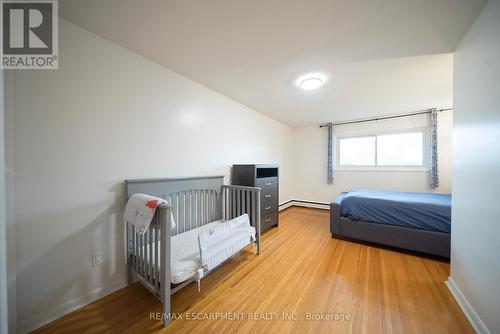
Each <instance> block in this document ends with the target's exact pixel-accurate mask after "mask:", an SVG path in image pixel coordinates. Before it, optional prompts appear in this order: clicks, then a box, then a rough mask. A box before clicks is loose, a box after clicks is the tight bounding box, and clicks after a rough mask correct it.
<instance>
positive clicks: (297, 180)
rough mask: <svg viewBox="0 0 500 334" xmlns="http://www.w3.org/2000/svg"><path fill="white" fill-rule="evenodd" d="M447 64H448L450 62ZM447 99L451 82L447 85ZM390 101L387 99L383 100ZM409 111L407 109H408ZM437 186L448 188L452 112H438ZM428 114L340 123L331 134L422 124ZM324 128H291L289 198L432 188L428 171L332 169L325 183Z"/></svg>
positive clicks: (324, 198)
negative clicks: (291, 182)
mask: <svg viewBox="0 0 500 334" xmlns="http://www.w3.org/2000/svg"><path fill="white" fill-rule="evenodd" d="M450 66H451V63H450ZM450 98H451V84H450ZM386 103H390V101H386ZM409 111H410V110H409ZM438 115H439V116H438V144H439V146H438V150H439V169H440V186H439V187H438V188H436V189H435V190H434V191H436V192H441V193H450V191H451V152H452V148H451V141H452V138H451V137H452V136H451V132H452V113H450V112H444V113H439V114H438ZM428 124H429V116H427V115H419V116H413V117H404V118H398V119H392V120H384V121H377V122H367V123H359V124H350V125H341V126H336V127H334V134H335V135H342V134H356V133H366V132H369V131H386V130H395V129H410V128H421V127H426V126H428ZM326 166H327V130H326V129H325V128H322V129H320V128H319V127H318V126H314V127H305V128H295V129H293V175H294V190H293V196H292V197H293V198H294V199H297V200H306V201H315V202H322V203H330V201H331V200H332V199H333V198H335V197H336V196H337V195H338V194H339V193H340V192H342V191H348V190H350V189H353V188H373V189H384V190H394V191H433V190H432V189H431V188H430V186H429V172H424V171H411V172H410V171H352V170H338V169H337V170H334V184H333V185H329V184H327V183H326V174H327V169H326Z"/></svg>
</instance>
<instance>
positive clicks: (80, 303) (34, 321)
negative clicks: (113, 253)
mask: <svg viewBox="0 0 500 334" xmlns="http://www.w3.org/2000/svg"><path fill="white" fill-rule="evenodd" d="M126 286H127V282H126V280H125V279H120V280H117V281H115V282H113V283H111V284H109V285H108V286H105V287H102V288H98V289H95V290H94V291H91V292H89V293H87V294H85V295H83V296H79V297H76V298H74V299H72V300H70V301H68V302H67V303H64V304H62V305H59V306H57V307H55V308H52V309H50V310H47V311H46V312H43V313H41V314H37V315H36V316H34V317H32V318H31V319H28V320H25V321H24V319H19V322H18V326H19V327H18V328H19V332H20V333H28V332H32V331H34V330H35V329H37V328H40V327H42V326H45V325H47V324H49V323H51V322H52V321H54V320H57V319H59V318H61V317H63V316H65V315H67V314H69V313H71V312H74V311H76V310H78V309H80V308H82V307H84V306H86V305H88V304H90V303H93V302H95V301H96V300H98V299H100V298H103V297H105V296H107V295H109V294H111V293H113V292H116V291H118V290H120V289H123V288H124V287H126Z"/></svg>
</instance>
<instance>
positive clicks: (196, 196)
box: [125, 176, 261, 325]
mask: <svg viewBox="0 0 500 334" xmlns="http://www.w3.org/2000/svg"><path fill="white" fill-rule="evenodd" d="M223 180H224V177H223V176H209V177H190V178H172V179H142V180H126V181H125V184H126V191H127V198H128V197H130V196H132V195H133V194H137V193H143V194H148V195H151V196H156V197H160V198H163V199H165V200H166V201H167V202H168V204H161V205H159V206H158V208H157V210H156V214H155V216H154V218H153V221H152V222H151V225H150V227H149V229H148V230H147V232H146V233H145V234H139V233H137V231H135V230H134V226H133V225H132V224H129V223H128V222H127V224H126V225H127V226H126V238H127V266H128V282H129V284H131V283H133V282H135V281H139V282H140V283H141V284H143V285H144V286H145V287H146V288H147V289H148V290H149V291H151V292H152V293H153V294H154V295H155V296H157V297H158V298H159V299H160V300H161V301H162V302H163V323H164V325H167V324H168V323H169V322H170V314H171V313H170V295H171V294H173V293H175V292H177V291H178V290H180V289H182V288H183V287H185V286H186V285H188V284H189V283H191V282H193V281H195V280H197V278H196V277H191V278H189V279H187V280H185V281H183V282H176V284H173V283H172V273H171V265H172V264H171V252H172V248H171V247H172V241H173V240H174V241H175V239H173V238H175V236H180V235H181V234H183V233H186V232H188V231H192V233H191V234H193V232H194V233H196V231H193V230H195V229H200V228H202V227H203V226H204V225H207V224H210V223H212V222H214V221H220V220H223V221H227V220H230V219H233V218H235V217H238V216H240V215H242V214H245V213H246V214H248V215H249V218H250V225H251V226H253V227H254V228H255V230H256V233H255V246H254V247H256V253H257V254H260V248H261V247H260V246H261V241H260V188H258V187H244V186H233V185H224V184H223ZM171 217H172V218H173V219H174V221H175V227H174V228H171V226H172V223H171ZM250 243H251V242H250V240H249V243H248V244H250ZM243 248H244V247H243ZM200 252H201V250H200ZM236 253H237V252H236ZM236 253H234V254H236ZM162 255H164V256H162ZM200 256H201V257H203V254H200ZM205 274H208V272H207V271H206V270H205V272H203V275H205ZM163 282H168V284H163ZM198 284H199V279H198Z"/></svg>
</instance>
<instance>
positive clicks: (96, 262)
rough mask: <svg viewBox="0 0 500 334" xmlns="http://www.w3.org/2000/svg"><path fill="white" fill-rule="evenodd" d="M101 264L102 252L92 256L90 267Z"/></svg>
mask: <svg viewBox="0 0 500 334" xmlns="http://www.w3.org/2000/svg"><path fill="white" fill-rule="evenodd" d="M102 262H103V255H102V252H97V253H94V254H92V267H98V266H100V265H101V264H102Z"/></svg>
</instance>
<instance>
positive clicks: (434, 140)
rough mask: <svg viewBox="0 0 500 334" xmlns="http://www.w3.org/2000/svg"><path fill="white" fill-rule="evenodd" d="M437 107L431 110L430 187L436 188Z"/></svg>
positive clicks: (437, 184) (437, 180)
mask: <svg viewBox="0 0 500 334" xmlns="http://www.w3.org/2000/svg"><path fill="white" fill-rule="evenodd" d="M437 113H438V111H437V109H436V108H433V109H432V111H431V123H430V128H431V187H432V188H433V189H434V188H437V187H438V186H439V172H438V146H437V144H438V143H437V122H438V121H437Z"/></svg>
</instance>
